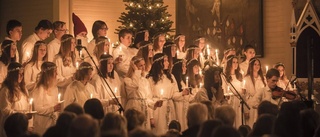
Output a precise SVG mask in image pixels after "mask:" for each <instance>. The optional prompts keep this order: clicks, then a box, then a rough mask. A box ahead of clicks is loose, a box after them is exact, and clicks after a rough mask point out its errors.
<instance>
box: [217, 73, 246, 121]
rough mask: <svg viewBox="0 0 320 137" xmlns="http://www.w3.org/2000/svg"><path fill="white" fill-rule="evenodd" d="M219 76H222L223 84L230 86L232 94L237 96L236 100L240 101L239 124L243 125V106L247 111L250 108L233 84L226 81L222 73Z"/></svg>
mask: <svg viewBox="0 0 320 137" xmlns="http://www.w3.org/2000/svg"><path fill="white" fill-rule="evenodd" d="M221 74H222V75H223V76H224V80H225V82H227V83H229V84H230V85H231V87H232V89H233V91H234V93H236V96H239V97H237V98H238V99H239V100H240V104H241V124H242V125H244V105H245V106H246V108H248V110H250V107H249V105H248V104H247V102H246V101H245V100H244V99H243V97H242V96H241V95H240V93H239V92H238V91H237V89H236V88H235V87H234V86H233V84H232V83H231V82H229V81H227V80H226V78H227V76H226V74H224V73H223V72H221Z"/></svg>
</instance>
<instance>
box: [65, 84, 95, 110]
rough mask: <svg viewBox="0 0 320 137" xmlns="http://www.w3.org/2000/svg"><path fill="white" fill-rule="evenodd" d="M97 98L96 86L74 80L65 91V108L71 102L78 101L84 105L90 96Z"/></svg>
mask: <svg viewBox="0 0 320 137" xmlns="http://www.w3.org/2000/svg"><path fill="white" fill-rule="evenodd" d="M91 97H92V98H97V94H96V91H95V88H94V87H93V86H92V85H91V84H90V83H87V84H86V85H84V84H83V83H81V82H80V81H77V80H75V81H73V82H71V83H70V85H69V86H68V87H67V89H66V91H65V93H64V104H63V106H64V108H65V107H66V106H68V105H70V104H71V103H78V104H79V105H80V106H82V107H83V105H84V103H85V102H86V101H87V100H88V99H90V98H91Z"/></svg>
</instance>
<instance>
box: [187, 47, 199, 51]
mask: <svg viewBox="0 0 320 137" xmlns="http://www.w3.org/2000/svg"><path fill="white" fill-rule="evenodd" d="M194 49H199V47H190V48H187V50H194Z"/></svg>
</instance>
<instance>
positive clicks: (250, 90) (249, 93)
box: [244, 76, 265, 128]
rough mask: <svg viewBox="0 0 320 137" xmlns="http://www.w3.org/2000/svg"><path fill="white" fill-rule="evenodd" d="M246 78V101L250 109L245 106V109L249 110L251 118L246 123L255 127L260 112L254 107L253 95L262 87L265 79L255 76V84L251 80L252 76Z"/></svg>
mask: <svg viewBox="0 0 320 137" xmlns="http://www.w3.org/2000/svg"><path fill="white" fill-rule="evenodd" d="M244 80H245V81H246V83H245V89H246V96H245V99H246V102H247V103H248V105H249V107H250V110H248V109H247V108H246V107H245V111H247V112H249V119H247V120H246V125H249V126H250V127H251V128H252V127H253V124H254V122H255V121H256V120H257V118H258V112H257V109H253V108H252V106H253V96H254V95H255V94H256V92H257V90H258V89H261V88H263V87H265V86H264V84H263V81H262V79H261V77H260V76H259V77H257V78H254V80H255V85H253V82H252V80H251V77H250V76H246V77H244Z"/></svg>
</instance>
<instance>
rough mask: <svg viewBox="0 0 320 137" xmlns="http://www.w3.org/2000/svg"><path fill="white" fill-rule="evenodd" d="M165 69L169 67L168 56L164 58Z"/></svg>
mask: <svg viewBox="0 0 320 137" xmlns="http://www.w3.org/2000/svg"><path fill="white" fill-rule="evenodd" d="M163 69H164V70H166V69H169V61H168V57H164V58H163Z"/></svg>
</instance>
